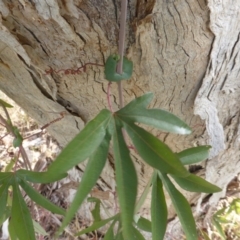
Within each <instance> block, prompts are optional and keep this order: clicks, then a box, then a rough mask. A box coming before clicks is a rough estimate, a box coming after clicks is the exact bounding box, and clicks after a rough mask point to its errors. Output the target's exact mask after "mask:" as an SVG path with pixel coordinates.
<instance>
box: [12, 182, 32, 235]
mask: <svg viewBox="0 0 240 240" xmlns="http://www.w3.org/2000/svg"><path fill="white" fill-rule="evenodd" d="M12 187H13V200H12V212H11V220H10V223H11V224H12V227H13V228H14V230H15V234H16V235H17V237H18V239H19V240H27V239H29V240H30V239H31V240H34V239H35V233H34V228H33V223H32V219H31V215H30V212H29V209H28V207H27V205H26V203H25V201H24V199H23V197H22V194H21V192H20V189H19V187H18V183H17V182H14V183H13V184H12Z"/></svg>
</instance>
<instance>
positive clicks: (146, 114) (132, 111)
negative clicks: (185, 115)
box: [116, 93, 191, 134]
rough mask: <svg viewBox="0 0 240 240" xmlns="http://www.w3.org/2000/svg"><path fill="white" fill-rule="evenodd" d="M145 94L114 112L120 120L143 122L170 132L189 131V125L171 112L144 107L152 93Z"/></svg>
mask: <svg viewBox="0 0 240 240" xmlns="http://www.w3.org/2000/svg"><path fill="white" fill-rule="evenodd" d="M145 95H146V97H145ZM145 95H143V96H141V97H139V98H137V99H135V100H133V101H132V102H130V103H129V104H128V105H126V107H124V108H122V109H121V110H119V111H118V112H116V115H117V116H118V117H119V118H120V119H122V121H126V122H131V123H134V122H138V123H143V124H146V125H149V126H153V127H155V128H158V129H160V130H163V131H167V132H171V133H177V134H190V133H191V129H190V127H189V126H188V125H187V124H186V123H185V122H183V121H182V120H181V119H179V118H178V117H176V116H175V115H173V114H172V113H170V112H167V111H165V110H162V109H146V103H149V100H151V99H152V97H153V95H150V94H149V93H148V94H145Z"/></svg>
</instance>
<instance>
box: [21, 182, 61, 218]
mask: <svg viewBox="0 0 240 240" xmlns="http://www.w3.org/2000/svg"><path fill="white" fill-rule="evenodd" d="M20 185H21V187H22V188H23V190H24V191H25V192H26V194H27V195H28V196H29V197H30V198H31V199H32V200H33V201H34V202H35V203H37V204H38V205H39V206H41V207H43V208H45V209H47V210H48V211H50V212H53V213H57V214H60V215H65V210H64V209H62V208H60V207H58V206H56V205H55V204H53V203H51V202H50V201H49V200H48V199H47V198H45V197H44V196H42V195H41V194H40V193H38V192H37V191H36V190H35V189H34V188H33V187H31V186H30V185H29V184H28V183H27V182H25V181H20Z"/></svg>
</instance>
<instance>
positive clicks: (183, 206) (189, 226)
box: [159, 172, 198, 240]
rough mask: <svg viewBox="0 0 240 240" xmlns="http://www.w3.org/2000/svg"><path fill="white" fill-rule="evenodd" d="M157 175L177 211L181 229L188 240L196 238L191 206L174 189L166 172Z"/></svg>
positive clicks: (195, 239)
mask: <svg viewBox="0 0 240 240" xmlns="http://www.w3.org/2000/svg"><path fill="white" fill-rule="evenodd" d="M159 176H160V178H161V180H162V182H163V185H164V187H165V188H166V190H167V192H168V194H169V196H170V198H171V200H172V203H173V206H174V208H175V210H176V212H177V215H178V217H179V220H180V222H181V225H182V227H183V230H184V232H185V234H186V238H187V239H189V240H197V239H198V234H197V230H196V224H195V220H194V218H193V215H192V211H191V207H190V205H189V203H188V201H187V200H186V198H185V197H184V196H183V195H182V194H181V193H180V192H179V191H178V190H177V189H176V187H175V186H174V184H173V183H172V182H171V181H170V179H169V178H168V176H167V175H166V174H161V173H160V172H159Z"/></svg>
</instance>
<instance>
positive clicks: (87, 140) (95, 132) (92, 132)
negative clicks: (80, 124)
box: [47, 109, 112, 175]
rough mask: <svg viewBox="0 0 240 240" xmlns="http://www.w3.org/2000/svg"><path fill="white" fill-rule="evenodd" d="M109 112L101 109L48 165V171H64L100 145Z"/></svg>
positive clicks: (109, 116)
mask: <svg viewBox="0 0 240 240" xmlns="http://www.w3.org/2000/svg"><path fill="white" fill-rule="evenodd" d="M111 116H112V115H111V112H110V111H109V110H107V109H104V110H102V111H101V112H100V113H99V114H98V115H97V116H96V117H95V118H94V119H93V120H92V121H90V122H89V123H88V124H87V125H86V127H85V128H84V129H83V130H82V131H81V132H80V133H79V134H78V135H77V136H76V137H75V138H74V139H73V140H72V141H71V142H70V143H69V144H68V145H67V146H66V147H65V148H64V149H63V151H62V152H61V153H60V154H59V155H58V157H57V158H56V160H55V161H54V162H53V163H52V164H51V165H50V166H49V167H48V171H47V172H48V173H49V174H50V173H51V174H55V175H58V174H59V173H65V172H67V171H68V170H69V169H71V168H72V167H74V166H75V165H77V164H79V163H81V162H82V161H84V160H86V159H87V158H88V157H89V156H90V155H91V154H92V153H93V152H94V151H95V150H96V148H97V147H98V146H99V145H100V143H101V142H102V140H103V138H104V136H105V134H106V127H107V124H108V123H109V121H110V120H111Z"/></svg>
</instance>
